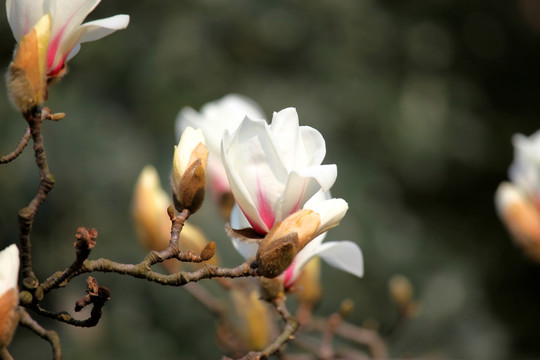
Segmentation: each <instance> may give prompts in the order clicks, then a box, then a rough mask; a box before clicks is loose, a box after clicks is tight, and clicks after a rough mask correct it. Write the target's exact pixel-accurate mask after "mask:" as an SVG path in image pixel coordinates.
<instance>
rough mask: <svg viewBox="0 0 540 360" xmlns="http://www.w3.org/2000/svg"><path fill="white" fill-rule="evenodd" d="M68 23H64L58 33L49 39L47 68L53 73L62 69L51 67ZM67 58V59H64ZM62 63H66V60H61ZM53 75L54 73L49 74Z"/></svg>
mask: <svg viewBox="0 0 540 360" xmlns="http://www.w3.org/2000/svg"><path fill="white" fill-rule="evenodd" d="M66 26H67V23H66V24H64V26H63V27H62V28H61V29H60V31H59V32H58V34H56V36H55V37H54V38H53V39H52V40H51V41H49V48H48V49H47V69H49V73H52V72H54V71H55V70H56V72H58V71H60V69H51V67H52V66H53V63H54V58H55V56H56V53H57V52H58V48H59V47H60V40H61V39H62V35H63V34H64V31H65V30H66ZM63 60H65V59H63ZM60 65H64V61H61V62H60ZM49 75H53V74H49Z"/></svg>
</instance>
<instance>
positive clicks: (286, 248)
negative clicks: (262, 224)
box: [256, 209, 321, 278]
mask: <svg viewBox="0 0 540 360" xmlns="http://www.w3.org/2000/svg"><path fill="white" fill-rule="evenodd" d="M320 223H321V218H320V216H319V214H317V213H316V212H314V211H312V210H307V209H303V210H299V211H297V212H295V213H294V214H291V215H289V216H288V217H287V218H286V219H285V220H283V221H281V222H279V223H277V224H276V225H274V227H273V228H272V229H271V230H270V232H269V233H268V234H267V235H266V236H265V237H264V239H263V240H262V241H261V243H260V245H259V249H258V251H257V255H256V261H257V264H258V266H259V267H258V273H259V274H260V275H262V276H265V277H268V278H274V277H276V276H278V275H280V274H281V273H282V272H283V271H285V270H286V269H287V268H288V267H289V265H290V264H291V263H292V261H293V260H294V257H295V256H296V254H297V253H298V252H299V251H300V250H302V249H303V248H304V246H306V245H307V244H308V243H309V242H310V241H311V240H312V239H313V236H314V235H315V234H316V233H317V229H318V228H319V225H320Z"/></svg>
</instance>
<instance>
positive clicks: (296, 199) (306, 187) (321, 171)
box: [278, 165, 337, 218]
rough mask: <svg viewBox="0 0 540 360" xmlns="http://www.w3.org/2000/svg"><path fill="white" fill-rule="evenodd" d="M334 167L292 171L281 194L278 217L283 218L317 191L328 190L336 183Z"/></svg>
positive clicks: (316, 167)
mask: <svg viewBox="0 0 540 360" xmlns="http://www.w3.org/2000/svg"><path fill="white" fill-rule="evenodd" d="M336 177H337V167H336V166H335V165H319V166H312V167H309V168H304V169H299V170H295V171H292V172H291V173H290V174H289V178H288V179H287V185H286V188H285V191H284V193H283V199H282V205H281V207H280V209H279V210H280V211H278V213H279V217H280V218H285V217H287V216H288V215H290V214H291V213H293V212H295V211H297V210H299V209H300V208H302V206H303V204H305V203H306V202H307V201H308V200H309V199H310V198H312V197H313V195H315V193H317V192H318V191H319V190H321V189H322V190H323V191H326V190H328V189H329V188H330V187H331V186H332V185H333V184H334V182H335V181H336Z"/></svg>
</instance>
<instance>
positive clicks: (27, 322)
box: [18, 306, 62, 360]
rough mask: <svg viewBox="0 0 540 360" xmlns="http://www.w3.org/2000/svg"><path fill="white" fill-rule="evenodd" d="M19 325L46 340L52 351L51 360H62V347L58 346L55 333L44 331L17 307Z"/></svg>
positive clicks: (57, 338) (58, 339)
mask: <svg viewBox="0 0 540 360" xmlns="http://www.w3.org/2000/svg"><path fill="white" fill-rule="evenodd" d="M18 310H19V317H20V320H19V321H20V324H21V325H23V326H25V327H27V328H28V329H30V330H32V331H33V332H34V333H36V334H37V335H39V336H40V337H41V338H42V339H45V340H47V341H48V342H49V343H50V344H51V346H52V351H53V360H60V359H61V358H62V347H61V346H60V338H59V337H58V334H57V333H56V331H53V330H45V329H44V328H43V327H41V325H39V324H38V323H37V322H36V321H35V320H34V319H32V317H31V316H30V315H29V314H28V313H27V312H26V310H24V308H22V307H20V306H19V307H18Z"/></svg>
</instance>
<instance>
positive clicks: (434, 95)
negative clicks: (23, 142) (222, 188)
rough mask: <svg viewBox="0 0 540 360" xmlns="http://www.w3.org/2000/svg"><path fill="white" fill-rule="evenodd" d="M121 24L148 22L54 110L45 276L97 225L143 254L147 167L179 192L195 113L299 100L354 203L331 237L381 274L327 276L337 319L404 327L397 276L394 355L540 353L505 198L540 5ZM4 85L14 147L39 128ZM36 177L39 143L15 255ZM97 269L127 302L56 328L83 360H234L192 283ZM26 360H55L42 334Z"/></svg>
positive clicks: (41, 242) (356, 3)
mask: <svg viewBox="0 0 540 360" xmlns="http://www.w3.org/2000/svg"><path fill="white" fill-rule="evenodd" d="M119 13H126V14H129V15H130V16H131V22H130V25H129V27H128V29H127V30H124V31H119V32H117V33H115V34H113V35H111V36H109V37H107V38H106V39H103V40H100V41H99V42H95V43H89V44H84V45H83V47H82V50H81V52H80V54H79V55H77V56H76V57H75V58H74V59H72V61H71V62H70V63H69V68H70V72H69V74H68V75H67V76H66V77H65V78H64V79H63V80H62V81H61V82H60V83H58V84H55V85H54V86H53V87H52V88H51V89H50V98H49V101H48V103H47V105H48V106H49V107H50V108H51V109H52V110H53V111H55V112H60V111H61V112H65V113H67V117H66V118H65V119H64V120H62V121H61V122H59V123H52V122H48V123H46V124H45V126H44V136H45V145H46V150H47V155H48V160H49V165H50V168H51V171H52V173H53V174H54V176H55V178H56V180H57V182H56V185H55V188H54V190H53V191H52V192H51V194H50V196H49V198H48V200H47V201H46V203H45V204H44V205H43V206H42V207H41V208H40V210H39V212H38V215H37V217H36V222H35V225H34V230H33V233H32V239H33V257H34V262H35V271H36V273H37V275H38V277H39V278H40V279H45V278H46V277H47V276H48V275H50V274H52V273H53V272H54V271H57V270H59V269H64V268H65V267H66V266H68V265H69V264H70V263H71V261H72V259H73V253H74V252H73V247H72V243H73V241H74V234H75V231H76V229H77V227H79V226H88V227H96V228H97V229H98V231H99V238H98V245H97V247H96V248H95V249H94V251H93V252H92V255H91V257H92V258H98V257H109V258H111V259H113V260H117V261H121V262H130V263H134V262H138V261H140V259H142V257H143V256H144V255H145V251H144V250H143V249H142V248H141V247H140V246H139V244H138V242H137V239H136V237H135V232H134V229H133V222H132V219H131V216H130V206H131V195H132V190H133V186H134V184H135V181H136V179H137V176H138V175H139V172H140V171H141V169H142V168H143V166H144V165H146V164H153V165H155V166H156V167H157V168H158V171H159V173H160V176H161V181H162V183H164V184H165V185H168V181H169V180H168V178H169V172H170V166H171V165H170V164H171V159H172V151H173V146H174V145H175V141H176V136H175V133H174V120H175V117H176V115H177V113H178V111H179V110H180V109H181V108H182V107H183V106H186V105H189V106H192V107H194V108H195V109H197V110H198V109H199V108H200V107H201V106H202V105H203V104H204V103H206V102H208V101H211V100H215V99H218V98H221V97H222V96H224V95H226V94H228V93H239V94H244V95H246V96H249V97H251V98H252V99H254V100H255V101H256V102H257V103H259V104H260V105H261V107H262V108H263V109H264V110H265V112H266V114H267V117H268V118H270V117H271V114H272V112H273V111H278V110H281V109H283V108H285V107H289V106H294V107H296V108H297V111H298V113H299V117H300V123H301V125H310V126H313V127H315V128H316V129H318V130H319V131H320V132H321V133H322V134H323V136H324V137H325V139H326V143H327V156H326V160H325V163H335V164H337V166H338V174H339V176H338V179H337V182H336V184H335V185H334V187H333V189H332V192H333V194H334V196H336V197H342V198H344V199H346V200H347V201H348V203H349V206H350V209H349V212H348V214H347V216H346V217H345V219H344V220H343V221H342V223H341V225H340V226H339V227H338V228H336V229H333V230H332V231H330V233H329V235H328V237H327V239H328V240H342V239H349V240H353V241H355V242H357V243H358V244H359V245H360V246H361V248H362V250H363V253H364V258H365V265H366V269H365V276H364V278H363V279H358V278H355V277H353V276H351V275H348V274H345V273H342V272H340V271H338V270H335V269H333V268H330V267H328V266H326V265H323V286H324V291H325V296H324V299H323V301H322V303H321V304H320V306H319V307H318V309H317V313H318V314H320V315H323V316H324V315H328V314H330V313H332V312H334V311H335V310H337V309H338V308H339V304H340V302H341V301H342V300H343V299H344V298H351V299H353V300H354V302H355V305H356V306H355V311H354V313H353V314H352V315H351V317H350V320H351V322H353V323H355V324H357V325H361V324H363V323H365V322H366V321H369V322H371V323H373V322H374V321H375V322H377V323H378V324H379V327H380V330H381V332H383V333H384V332H385V331H386V330H388V329H389V328H391V327H392V324H393V323H394V322H395V319H396V318H397V309H396V306H395V304H394V303H393V302H392V300H391V299H390V297H389V293H388V280H389V279H390V278H391V277H392V276H393V275H394V274H398V273H399V274H403V275H405V276H407V277H408V278H409V279H410V281H411V282H412V284H413V286H414V288H415V298H416V299H417V300H418V301H419V303H420V304H421V311H420V313H419V315H418V316H417V317H416V318H414V319H412V320H410V321H409V322H407V323H406V324H403V326H400V327H399V328H398V329H396V331H395V332H393V333H392V336H391V337H389V338H386V341H387V344H388V346H389V348H390V352H391V356H392V357H394V358H397V357H412V358H420V357H423V358H426V357H428V358H460V359H473V358H474V359H508V358H539V357H540V345H539V342H538V330H539V325H538V321H539V319H540V306H539V305H538V304H540V287H539V285H540V265H539V264H535V263H533V262H531V261H529V260H528V259H527V258H525V257H524V256H523V255H522V254H521V252H520V250H519V249H518V248H517V247H515V246H514V244H513V243H512V242H511V240H510V238H509V236H508V235H507V233H506V230H505V228H504V227H503V226H502V224H501V223H500V221H499V219H498V218H497V215H496V213H495V209H494V204H493V195H494V192H495V189H496V187H497V185H498V184H499V183H500V182H501V181H503V180H505V179H506V178H507V168H508V166H509V164H510V162H511V160H512V156H513V155H512V154H513V149H512V146H511V142H510V138H511V136H512V134H514V133H518V132H519V133H523V134H526V135H529V134H531V133H532V132H534V131H535V130H537V129H538V128H540V121H539V120H540V118H539V115H540V101H539V98H538V96H539V94H540V65H539V64H540V0H519V1H495V2H493V1H487V0H481V1H474V2H472V1H464V0H461V1H456V0H454V1H451V0H432V1H418V0H416V1H414V0H399V1H397V0H380V1H374V0H339V1H335V0H321V1H309V0H296V1H284V0H283V1H282V0H277V1H263V0H234V1H225V0H190V1H178V0H174V1H173V0H168V1H166V0H160V1H157V0H140V1H127V0H106V1H103V3H102V4H100V5H99V6H98V8H97V9H96V10H95V11H94V12H93V13H92V14H90V16H89V18H88V19H89V20H93V19H98V18H103V17H107V16H112V15H115V14H119ZM0 33H1V34H3V35H2V41H1V42H0V57H1V62H0V63H1V64H4V65H3V66H4V67H6V68H7V66H8V64H9V62H10V59H11V56H12V52H13V48H14V45H15V41H14V39H13V36H12V34H11V31H10V29H9V26H8V24H7V20H6V18H5V16H4V15H2V16H1V20H0ZM0 93H1V94H0V109H2V116H0V150H1V151H2V152H4V153H7V152H9V151H11V150H12V149H13V148H14V147H15V145H16V144H17V142H18V141H19V138H20V137H21V136H22V134H23V132H24V129H25V122H24V120H23V119H22V117H21V116H20V115H19V114H18V113H17V111H15V110H14V108H13V107H12V106H11V105H10V103H9V101H8V100H7V95H6V90H5V87H4V86H2V87H0ZM38 182H39V178H38V173H37V170H36V168H35V166H34V164H33V154H32V151H31V148H28V149H26V151H25V152H24V153H23V155H22V156H21V157H20V158H19V159H17V160H16V161H14V162H12V163H10V164H8V165H3V166H1V167H0V199H1V200H0V203H1V208H0V247H1V248H4V247H5V246H7V245H8V244H10V243H12V242H16V241H17V234H18V225H17V211H18V209H19V208H21V207H23V206H25V204H27V203H28V201H29V200H30V199H31V198H32V197H33V196H34V193H35V191H36V190H37V185H38ZM192 221H193V223H195V224H198V225H199V226H200V227H201V228H202V229H203V230H204V232H205V233H206V234H207V236H208V238H209V239H211V240H214V241H215V242H216V243H217V246H218V252H219V253H220V255H221V256H222V258H223V263H224V265H226V266H234V265H236V264H238V263H240V262H241V258H240V256H239V255H237V254H236V253H235V252H234V250H233V249H232V246H231V245H230V242H229V240H228V239H227V237H226V236H225V234H224V232H223V225H224V224H223V222H222V221H221V220H220V218H219V217H218V213H217V210H216V209H215V208H214V207H213V204H212V203H211V202H210V201H207V203H206V204H205V206H204V208H203V210H202V211H201V212H200V213H198V214H196V215H195V216H194V217H193V218H192ZM95 277H96V278H97V280H98V281H99V282H100V284H101V285H105V286H108V287H109V288H110V289H111V291H112V299H111V301H110V302H109V303H108V304H107V305H106V306H105V308H104V316H103V318H102V320H101V322H100V324H99V325H98V326H97V328H93V329H74V328H71V327H70V326H68V325H64V324H59V323H55V322H50V321H46V320H43V319H38V320H39V321H40V322H41V323H42V324H43V325H44V326H45V327H47V328H51V329H55V330H57V331H58V332H59V334H60V337H61V340H62V344H63V351H64V355H65V358H66V359H94V358H96V357H99V358H107V359H120V358H124V359H127V358H129V359H149V358H152V359H203V358H204V359H206V358H219V357H220V356H221V354H222V351H221V350H220V349H219V348H218V347H217V346H216V345H214V344H215V342H214V341H215V333H214V326H213V325H214V318H213V317H212V316H211V315H210V314H209V313H208V312H207V311H206V310H205V309H204V308H203V307H202V306H201V305H200V304H199V303H197V302H196V301H195V300H193V299H192V298H191V297H190V296H189V295H188V294H187V293H186V292H185V291H184V290H183V289H182V288H167V287H161V286H159V285H156V284H152V283H149V282H146V281H143V280H136V279H130V278H124V277H121V276H118V275H114V274H96V275H95ZM204 285H205V286H206V285H207V286H208V287H209V289H210V290H212V291H214V290H216V292H217V290H219V289H217V287H215V286H214V285H215V284H212V282H211V281H206V282H204ZM85 288H86V286H85V279H84V277H80V279H77V280H75V281H73V282H72V283H70V285H69V286H68V287H67V288H65V289H62V290H59V291H55V292H53V293H52V294H51V295H50V296H49V297H48V298H47V299H48V300H47V301H46V305H47V306H48V307H49V308H51V309H54V310H58V311H59V310H69V311H72V308H73V306H74V302H75V300H77V299H78V298H79V297H81V296H82V295H83V294H84V290H85ZM221 296H224V295H223V294H222V295H221ZM86 315H87V314H86ZM84 316H85V314H83V315H81V317H84ZM10 351H11V353H12V355H13V356H14V357H15V358H16V359H27V358H38V359H48V358H50V348H49V344H48V343H47V342H45V341H43V340H41V339H39V338H38V337H36V336H34V335H33V334H32V333H30V332H29V331H28V330H26V329H24V328H20V329H18V331H17V333H16V336H15V339H14V342H13V343H12V345H11V347H10Z"/></svg>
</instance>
